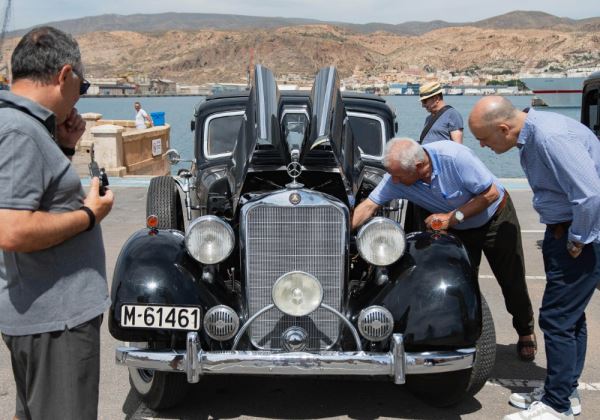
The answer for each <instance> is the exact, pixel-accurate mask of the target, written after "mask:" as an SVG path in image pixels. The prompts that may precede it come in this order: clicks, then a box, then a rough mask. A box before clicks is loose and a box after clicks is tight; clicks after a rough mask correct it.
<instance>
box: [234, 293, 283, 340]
mask: <svg viewBox="0 0 600 420" xmlns="http://www.w3.org/2000/svg"><path fill="white" fill-rule="evenodd" d="M274 307H275V304H274V303H271V304H270V305H268V306H265V307H264V308H262V309H261V310H260V311H258V312H257V313H255V314H254V315H252V316H251V317H250V319H248V321H246V323H245V324H244V325H243V326H242V328H240V330H239V331H238V333H237V334H236V336H235V340H233V346H232V347H231V349H232V350H235V349H236V347H237V345H238V344H239V342H240V339H241V338H242V336H243V335H244V333H245V332H246V330H247V329H248V327H249V326H250V324H252V323H253V322H254V320H255V319H256V318H258V317H259V316H261V315H262V314H264V313H265V312H267V311H269V310H271V309H273V308H274Z"/></svg>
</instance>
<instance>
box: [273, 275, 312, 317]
mask: <svg viewBox="0 0 600 420" xmlns="http://www.w3.org/2000/svg"><path fill="white" fill-rule="evenodd" d="M272 297H273V303H274V304H275V306H277V309H279V310H280V311H281V312H283V313H284V314H286V315H290V316H305V315H308V314H310V313H311V312H314V311H315V310H317V308H318V307H319V306H321V301H322V300H323V288H322V287H321V283H320V282H319V280H317V278H316V277H315V276H312V275H310V274H308V273H305V272H303V271H292V272H289V273H286V274H284V275H283V276H281V277H279V278H278V279H277V281H276V282H275V284H274V285H273V290H272Z"/></svg>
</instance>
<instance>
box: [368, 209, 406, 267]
mask: <svg viewBox="0 0 600 420" xmlns="http://www.w3.org/2000/svg"><path fill="white" fill-rule="evenodd" d="M356 245H357V246H358V252H360V256H361V257H363V259H364V260H365V261H367V262H369V263H371V264H373V265H377V266H386V265H390V264H392V263H394V262H396V261H398V259H399V258H400V257H401V256H402V254H404V250H405V249H406V236H405V235H404V230H403V229H402V227H401V226H400V225H399V224H398V223H396V222H394V221H392V220H390V219H386V218H384V217H376V218H374V219H372V220H371V221H369V222H368V223H367V224H365V225H364V226H363V227H362V228H361V229H360V230H359V231H358V234H357V235H356Z"/></svg>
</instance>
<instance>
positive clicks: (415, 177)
mask: <svg viewBox="0 0 600 420" xmlns="http://www.w3.org/2000/svg"><path fill="white" fill-rule="evenodd" d="M384 165H385V168H386V170H387V171H388V174H386V175H385V176H384V178H383V180H382V181H381V182H380V183H379V185H378V186H377V188H375V190H373V192H372V193H371V194H370V195H369V198H367V199H366V200H364V201H363V202H362V203H360V205H358V206H357V207H356V209H355V210H354V214H353V217H352V227H353V228H357V227H358V226H360V225H362V224H363V223H364V222H366V221H367V219H369V218H370V217H371V216H372V215H373V214H374V213H375V212H376V211H377V210H378V209H379V207H381V206H383V205H384V204H385V203H387V202H389V201H390V200H393V199H396V198H405V199H407V200H410V201H411V202H413V203H415V204H417V205H419V206H421V207H423V208H425V209H426V210H428V211H430V212H432V213H433V214H432V215H430V216H428V217H427V219H425V224H426V225H427V227H428V228H431V223H432V221H433V220H434V219H437V220H438V221H439V222H441V227H440V229H441V230H448V229H449V230H450V231H451V232H452V233H453V234H455V235H456V236H458V237H459V238H460V239H461V241H462V242H463V244H464V245H465V247H466V249H467V252H468V253H469V259H470V261H471V265H472V267H473V270H474V273H473V274H474V276H475V278H477V275H478V271H479V263H480V262H481V253H482V252H484V253H485V256H486V258H487V259H488V262H489V263H490V267H491V268H492V271H493V272H494V275H495V276H496V279H497V280H498V283H499V284H500V287H501V289H502V294H503V295H504V302H505V305H506V309H507V310H508V312H509V313H510V314H511V315H512V317H513V327H514V328H515V330H516V331H517V334H518V335H519V341H518V344H517V351H518V354H519V357H520V358H521V359H523V360H526V361H531V360H533V359H534V357H535V351H536V344H535V336H534V335H533V327H534V321H533V309H532V308H531V301H530V300H529V293H528V291H527V284H526V283H525V264H524V258H523V247H522V245H521V228H520V226H519V220H518V218H517V214H516V212H515V208H514V206H513V203H512V200H511V199H510V196H509V195H508V192H507V191H506V190H505V189H504V187H503V186H502V185H501V184H500V182H499V181H498V180H497V179H496V177H494V175H493V174H492V173H491V172H490V171H489V169H488V168H486V167H485V165H484V164H483V163H482V162H481V160H479V159H478V158H477V156H475V154H474V153H473V151H472V150H471V149H469V148H468V147H466V146H463V145H462V144H458V143H455V142H452V141H438V142H434V143H429V144H426V145H424V146H421V145H419V144H418V143H417V142H416V141H414V140H412V139H392V140H390V142H389V143H388V145H387V149H386V153H385V157H384Z"/></svg>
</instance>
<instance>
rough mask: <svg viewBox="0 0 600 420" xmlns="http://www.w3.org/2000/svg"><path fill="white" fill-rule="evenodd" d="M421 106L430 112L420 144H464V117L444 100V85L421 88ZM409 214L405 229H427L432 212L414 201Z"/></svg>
mask: <svg viewBox="0 0 600 420" xmlns="http://www.w3.org/2000/svg"><path fill="white" fill-rule="evenodd" d="M419 99H420V100H421V106H422V107H423V108H425V109H426V110H427V112H429V114H430V115H429V116H428V117H427V119H426V120H425V127H423V131H421V136H420V137H419V144H427V143H433V142H436V141H440V140H452V141H455V142H457V143H460V144H462V142H463V141H462V139H463V127H464V125H463V119H462V117H461V116H460V114H459V113H458V111H457V110H456V109H454V108H453V107H451V106H450V105H446V103H445V102H444V94H443V92H442V87H441V86H440V84H439V83H438V82H428V83H425V84H424V85H422V86H421V87H420V88H419ZM406 212H407V214H411V215H412V217H410V220H411V222H409V223H407V224H406V226H405V229H407V231H408V232H412V231H422V230H425V229H426V226H425V225H424V223H423V221H424V220H425V219H426V218H427V217H428V216H429V215H430V214H431V213H429V212H428V211H427V210H425V209H424V208H422V207H419V206H417V205H416V204H414V203H412V202H411V203H408V207H407V209H406Z"/></svg>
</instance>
